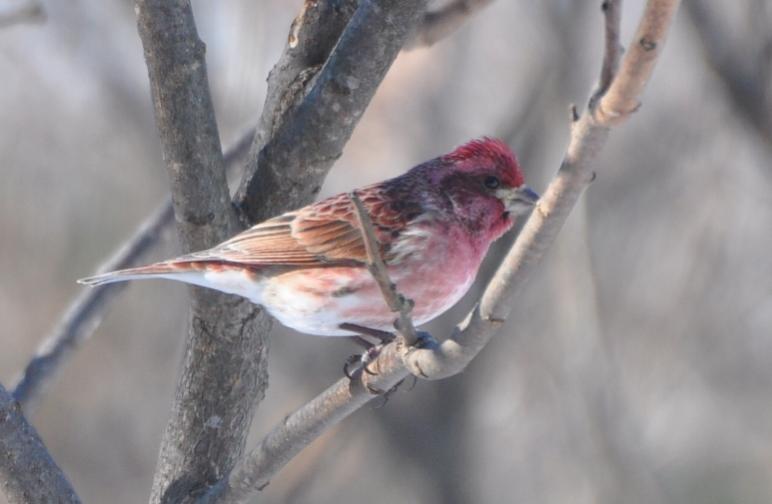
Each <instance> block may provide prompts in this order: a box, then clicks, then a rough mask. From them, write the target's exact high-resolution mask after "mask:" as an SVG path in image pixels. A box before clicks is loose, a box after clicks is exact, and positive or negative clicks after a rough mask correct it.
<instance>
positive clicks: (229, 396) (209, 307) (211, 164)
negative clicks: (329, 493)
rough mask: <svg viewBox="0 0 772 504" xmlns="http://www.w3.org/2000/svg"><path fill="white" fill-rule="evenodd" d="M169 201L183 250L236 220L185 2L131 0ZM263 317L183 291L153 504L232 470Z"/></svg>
mask: <svg viewBox="0 0 772 504" xmlns="http://www.w3.org/2000/svg"><path fill="white" fill-rule="evenodd" d="M137 25H138V29H139V35H140V38H141V39H142V45H143V47H144V51H145V60H146V62H147V66H148V73H149V77H150V85H151V86H150V87H151V91H152V96H153V105H154V109H155V116H156V122H157V125H158V130H159V133H160V138H161V147H162V152H163V155H164V160H165V161H166V164H167V168H168V172H169V178H170V181H171V191H172V203H173V206H174V213H175V216H176V219H177V228H178V232H179V235H180V241H181V243H182V247H183V249H184V250H185V251H190V250H200V249H205V248H209V247H212V246H214V245H215V244H217V243H219V242H221V241H223V240H224V239H225V238H227V237H229V236H232V235H233V234H235V233H236V232H237V231H238V230H239V229H240V225H239V222H238V219H237V216H236V212H235V210H234V209H233V207H232V206H231V203H230V196H229V194H228V187H227V183H226V179H225V171H224V167H223V156H222V151H221V148H220V140H219V135H218V131H217V124H216V122H215V117H214V109H213V107H212V102H211V96H210V94H209V84H208V81H207V73H206V62H205V59H204V53H205V46H204V44H203V42H201V40H200V39H199V37H198V33H197V31H196V26H195V22H194V19H193V12H192V10H191V7H190V3H189V1H188V0H180V1H177V2H165V1H163V0H137ZM270 325H271V322H270V320H269V319H268V317H267V316H264V315H261V313H260V310H259V309H258V308H257V307H255V306H254V305H251V304H250V303H249V302H248V301H246V300H244V299H240V298H235V297H233V296H228V295H226V294H222V293H219V292H215V291H211V290H207V289H198V288H193V289H191V324H190V331H189V336H188V342H187V344H186V354H185V361H184V364H183V369H182V372H181V375H180V378H179V381H178V383H177V392H176V396H175V401H174V405H173V408H172V415H171V418H170V420H169V423H168V424H167V427H166V430H165V432H164V437H163V441H162V444H161V452H160V455H159V462H158V468H157V471H156V475H155V480H154V484H153V490H152V494H151V502H181V501H184V500H185V499H187V498H188V496H189V495H190V494H191V493H192V492H195V491H196V490H197V489H199V488H201V487H204V486H205V485H207V484H208V483H210V482H214V481H216V480H217V479H218V478H219V477H220V475H222V474H226V473H227V472H228V471H230V469H231V467H232V466H233V463H234V462H235V461H236V460H237V459H238V457H239V456H240V454H241V452H242V450H243V447H244V442H245V440H246V435H247V432H248V427H249V425H250V422H251V420H252V416H253V414H254V410H255V407H256V405H257V402H258V400H259V399H260V398H261V396H262V395H263V393H264V391H265V388H266V386H267V377H266V361H265V353H266V347H265V343H264V335H265V334H266V333H267V332H268V330H269V328H270Z"/></svg>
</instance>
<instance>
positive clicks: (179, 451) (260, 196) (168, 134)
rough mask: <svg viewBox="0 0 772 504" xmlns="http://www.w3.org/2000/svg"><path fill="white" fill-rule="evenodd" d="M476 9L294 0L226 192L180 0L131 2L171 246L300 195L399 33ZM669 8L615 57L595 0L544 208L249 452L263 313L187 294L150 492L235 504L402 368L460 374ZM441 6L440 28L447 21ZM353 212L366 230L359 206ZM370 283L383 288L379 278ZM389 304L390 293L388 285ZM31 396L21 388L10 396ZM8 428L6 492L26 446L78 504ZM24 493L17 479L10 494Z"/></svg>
mask: <svg viewBox="0 0 772 504" xmlns="http://www.w3.org/2000/svg"><path fill="white" fill-rule="evenodd" d="M467 3H468V4H469V5H466V4H467ZM486 3H487V2H459V4H464V5H466V7H463V8H461V7H459V8H460V9H461V11H459V10H458V9H454V8H450V7H446V8H445V9H444V10H441V11H438V12H437V13H429V14H431V15H429V14H427V13H426V4H425V2H411V1H404V0H403V1H398V0H381V1H376V0H369V1H363V2H359V5H358V6H356V5H355V4H356V2H334V1H330V2H325V1H321V2H313V3H306V4H305V6H304V11H303V12H302V13H301V15H300V16H298V18H297V19H296V21H295V23H294V24H293V27H292V29H291V33H290V39H289V43H288V45H287V48H286V49H285V52H284V54H283V55H282V57H281V59H280V61H279V63H278V64H277V66H276V67H275V68H274V71H273V72H272V74H271V76H270V78H269V89H268V97H267V99H266V106H265V109H264V110H263V114H262V116H261V118H260V120H259V122H258V125H257V130H256V133H255V136H254V142H253V147H252V149H251V152H250V154H249V156H248V160H247V163H246V172H245V175H244V178H243V180H242V183H241V185H240V188H239V190H238V191H237V193H236V197H235V200H233V201H232V200H231V197H230V194H229V191H228V187H227V183H226V177H225V165H226V161H225V156H224V155H223V152H222V149H221V146H220V140H219V133H218V127H217V123H216V121H215V117H214V109H213V105H212V101H211V97H210V93H209V84H208V77H207V70H206V63H205V59H204V54H205V50H204V44H203V42H201V40H200V39H199V37H198V33H197V29H196V26H195V23H194V19H193V13H192V10H191V7H190V4H189V3H188V2H184V1H183V2H178V3H176V4H174V5H171V6H170V5H167V4H166V3H165V2H162V1H159V0H138V2H137V13H138V25H139V33H140V37H141V39H142V43H143V47H144V50H145V57H146V61H147V66H148V73H149V76H150V82H151V89H152V98H153V104H154V110H155V116H156V121H157V125H158V129H159V134H160V139H161V146H162V151H163V156H164V160H165V162H166V164H167V169H168V173H169V178H170V180H171V186H172V202H173V206H174V213H175V216H176V222H177V227H178V233H179V236H180V240H181V242H182V244H183V247H184V248H185V249H186V250H193V249H203V248H208V247H211V246H212V245H214V244H216V243H218V242H219V241H222V240H223V239H225V238H226V237H228V236H230V235H232V234H234V233H235V232H237V231H238V230H239V229H241V228H242V227H243V226H244V223H253V222H255V221H258V220H262V219H263V218H265V217H268V216H270V215H273V214H276V213H279V212H281V211H283V210H287V209H289V208H292V207H296V206H298V205H301V204H304V203H307V202H309V201H310V200H311V199H312V198H313V197H314V196H315V195H316V194H317V193H318V192H319V188H320V187H321V183H322V181H323V180H324V178H325V176H326V174H327V172H328V171H329V169H330V167H331V166H332V164H333V163H334V161H335V160H336V159H337V158H338V157H339V156H340V154H341V151H342V149H343V147H344V146H345V144H346V142H347V141H348V139H349V137H350V136H351V134H352V132H353V129H354V127H355V126H356V124H357V122H358V120H359V118H360V117H361V115H362V113H363V111H364V109H365V108H366V107H367V105H368V103H369V102H370V99H371V98H372V96H373V94H374V93H375V91H376V89H377V88H378V85H379V84H380V82H381V80H382V79H383V78H384V76H385V74H386V72H387V70H388V68H389V67H390V65H391V63H392V62H393V60H394V58H396V56H397V54H398V53H399V51H400V50H401V48H402V47H403V46H404V45H405V44H406V43H407V42H408V41H410V43H411V44H430V43H433V42H434V41H436V40H437V38H438V37H439V36H441V35H445V34H446V33H447V32H448V31H450V30H452V29H454V28H455V27H457V26H458V25H459V24H460V21H459V19H462V18H463V17H465V16H462V15H460V14H459V12H462V13H466V14H467V15H468V14H469V13H472V12H474V11H475V10H476V9H477V8H478V7H479V6H482V5H484V4H486ZM678 3H679V2H678V1H677V0H650V1H649V2H648V4H647V7H646V9H645V11H644V13H643V15H642V19H641V23H640V25H639V28H638V31H637V32H636V35H635V36H634V38H633V41H632V43H631V44H630V46H629V48H628V51H627V53H626V55H625V57H624V58H622V51H621V46H620V18H621V1H614V0H607V1H605V2H603V4H602V6H603V11H604V13H605V40H606V46H605V50H604V59H603V66H602V70H601V75H600V79H599V84H598V87H597V89H596V90H595V91H594V92H593V93H592V95H591V97H590V99H589V101H588V105H587V109H586V111H585V112H583V113H581V114H580V113H579V112H578V111H577V110H576V109H574V110H573V115H572V129H571V138H570V142H569V145H568V148H567V151H566V155H565V157H564V160H563V163H562V165H561V168H560V170H559V172H558V174H557V176H556V177H555V179H554V180H553V181H552V183H551V184H550V186H549V188H548V189H547V191H546V193H545V195H544V198H543V200H542V202H541V203H540V204H539V206H538V207H537V209H536V211H535V212H534V215H533V216H532V217H531V219H529V221H528V223H527V224H526V226H525V227H524V229H523V231H522V232H521V235H520V237H519V238H518V240H517V242H516V243H515V244H514V246H513V248H512V249H511V250H510V251H509V253H508V254H507V256H506V257H505V258H504V260H503V261H502V263H501V265H500V266H499V269H498V271H497V273H496V275H495V276H494V277H493V279H492V280H491V282H490V284H489V285H488V287H487V288H486V289H485V291H484V292H483V294H482V296H481V299H480V302H479V304H478V305H477V306H476V307H475V308H474V309H473V310H472V311H471V312H470V313H469V315H468V317H467V319H466V320H465V321H464V322H463V323H462V324H460V325H459V326H458V327H457V328H456V329H455V330H454V331H453V333H452V334H451V335H450V337H448V338H447V339H444V341H442V342H441V343H436V344H433V345H429V346H428V347H427V348H420V349H417V348H414V347H413V345H412V344H413V343H414V340H413V338H412V337H411V336H410V332H409V331H407V330H404V331H402V334H401V336H402V337H401V338H399V339H398V340H397V341H396V342H395V343H392V344H390V345H388V346H387V347H386V348H385V349H384V350H383V351H382V353H381V354H380V355H379V356H378V358H377V360H376V361H375V362H374V363H373V368H374V369H376V370H377V374H375V375H367V374H360V375H359V376H358V377H357V379H356V380H354V381H353V382H352V381H349V380H348V379H342V380H340V381H339V382H337V383H335V384H334V385H332V386H331V387H330V388H329V389H327V390H326V391H325V392H323V393H322V394H321V395H320V396H319V397H317V398H316V399H313V400H312V401H310V402H309V403H308V404H306V405H305V406H303V407H301V408H300V409H299V410H297V411H296V412H295V413H293V414H291V415H290V416H288V417H287V418H286V419H285V420H284V421H283V422H281V424H280V425H278V426H277V427H276V428H275V429H274V430H272V431H271V432H270V433H269V434H268V435H267V436H266V437H265V438H264V439H263V440H262V441H261V442H260V443H259V444H258V445H257V446H256V447H255V448H254V449H252V450H250V451H249V452H248V453H246V454H244V452H245V444H246V436H247V433H248V427H249V425H250V423H251V420H252V417H253V415H254V411H255V408H256V407H257V405H258V403H259V402H260V400H261V399H262V396H263V395H264V394H265V390H266V388H267V386H268V383H267V372H266V367H267V363H266V359H267V350H266V348H267V347H266V338H267V334H268V332H269V331H270V328H271V322H270V320H269V319H268V317H267V316H266V315H265V314H263V313H262V311H261V310H260V309H259V308H258V307H255V306H252V305H250V304H249V303H247V302H246V301H245V300H242V299H237V298H233V297H231V296H227V295H224V294H220V293H214V292H212V291H207V290H202V289H193V290H192V294H191V319H190V331H189V337H188V342H187V345H186V357H185V362H184V364H183V370H182V372H181V374H180V378H179V382H178V386H177V393H176V397H175V402H174V405H173V408H172V415H171V418H170V420H169V423H168V426H167V429H166V432H165V434H164V439H163V441H162V446H161V453H160V457H159V463H158V468H157V472H156V476H155V482H154V485H153V492H152V496H151V502H194V501H201V502H243V501H244V500H246V499H247V498H248V497H249V496H250V495H251V494H252V493H254V492H256V491H258V490H260V489H261V488H263V487H264V486H265V485H266V484H268V482H269V481H270V479H271V477H272V476H273V475H274V474H275V473H276V472H277V471H278V470H279V469H281V467H283V465H284V464H286V463H287V462H288V461H289V460H290V459H291V458H292V457H293V456H294V455H295V454H297V453H298V452H299V451H300V450H302V449H303V448H305V447H306V446H307V445H308V444H309V443H310V442H311V441H313V440H314V439H315V438H316V437H318V436H319V435H320V434H322V433H323V432H324V431H325V430H327V429H329V428H331V427H332V426H333V425H335V424H337V423H338V422H339V421H341V420H342V419H343V418H345V417H346V416H348V415H349V414H351V413H352V412H354V411H356V410H357V409H359V408H361V407H362V406H363V405H364V404H366V403H367V402H369V401H370V400H371V399H372V392H371V391H372V390H389V389H391V388H392V387H393V386H395V385H396V384H397V383H398V382H400V381H401V380H403V379H404V378H405V377H406V376H408V375H409V374H413V375H416V376H419V377H421V378H426V379H441V378H446V377H448V376H452V375H454V374H456V373H458V372H460V371H461V370H463V369H464V368H465V367H466V365H467V364H468V363H469V362H470V361H471V360H472V359H473V358H474V357H475V356H476V355H477V354H478V353H479V352H480V350H482V348H483V347H485V345H487V344H488V342H489V341H490V340H491V338H492V337H493V335H494V334H495V333H496V332H497V331H498V330H499V328H500V327H501V326H502V324H503V322H504V320H506V318H507V316H508V315H509V313H510V311H511V307H512V305H513V302H514V300H515V298H516V296H517V295H518V294H519V293H520V292H521V289H522V288H523V285H524V283H525V280H526V279H527V277H528V275H529V274H530V273H531V272H532V271H533V269H534V268H535V266H536V264H537V263H538V262H539V261H540V259H541V257H542V256H543V254H544V253H545V251H546V250H547V249H548V248H549V246H550V245H551V243H552V242H553V241H554V239H555V236H556V235H557V233H558V231H559V230H560V228H561V226H562V224H563V222H564V221H565V219H566V218H567V216H568V214H569V212H570V211H571V209H572V208H573V206H574V205H575V203H576V201H577V199H578V197H579V195H580V194H581V193H582V191H583V190H584V189H585V188H586V187H587V185H588V184H589V183H590V182H591V181H592V180H593V178H594V176H595V175H594V172H593V169H594V161H595V159H596V157H597V156H598V153H599V151H600V150H601V149H602V147H603V145H604V144H605V141H606V138H607V135H608V132H609V131H610V129H611V128H612V127H613V126H615V125H617V124H620V123H621V122H622V121H624V120H625V119H627V118H628V117H629V116H630V115H631V114H632V113H633V112H634V111H635V110H637V108H638V106H639V97H640V96H641V93H642V91H643V88H644V86H645V84H646V83H647V82H648V80H649V78H650V76H651V72H652V70H653V67H654V63H655V62H656V60H657V57H658V56H659V54H661V52H662V50H663V47H664V42H665V38H666V34H667V30H668V28H669V26H670V23H671V21H672V18H673V16H674V14H675V12H676V10H677V7H678ZM443 13H445V14H444V15H445V16H447V18H446V19H447V23H448V24H447V26H446V27H444V28H443V21H442V20H443ZM416 27H418V28H416ZM416 30H418V31H416ZM421 30H426V31H425V32H423V31H421ZM438 34H440V35H438ZM353 83H356V84H355V85H354V84H353ZM164 216H166V217H164ZM360 217H361V219H362V232H363V235H364V236H367V232H368V224H367V216H366V215H364V214H360ZM157 219H158V220H159V221H163V220H164V219H167V220H168V213H164V212H163V211H162V212H159V214H158V216H157ZM377 259H378V258H377V257H373V256H371V260H372V261H373V263H374V264H375V266H373V267H372V271H373V273H374V274H376V275H377V274H378V273H379V272H380V273H383V272H384V269H383V267H382V266H380V267H379V266H377ZM382 280H383V283H384V285H386V286H388V285H389V282H388V279H387V278H382ZM387 290H388V289H387V288H385V292H386V291H387ZM392 295H393V293H392ZM385 298H386V300H388V299H389V295H388V292H386V294H385ZM395 311H399V312H400V315H401V316H402V318H403V321H404V323H403V325H402V326H401V327H402V328H403V329H405V328H406V327H409V323H407V322H408V321H409V316H408V313H407V312H406V311H405V309H404V307H400V306H397V304H395ZM76 325H77V324H76ZM63 340H66V338H63ZM67 344H69V343H67ZM57 362H58V361H57ZM40 369H41V370H42V371H40V372H43V373H48V372H49V371H48V370H47V368H45V367H41V368H40ZM24 390H27V389H24ZM2 392H4V391H2ZM31 395H34V394H31V393H29V392H24V394H19V395H17V398H19V399H21V398H23V397H27V396H31ZM3 397H5V395H3ZM6 402H7V401H5V399H4V404H5V403H6ZM12 407H13V406H11V408H12ZM7 418H10V417H7ZM9 426H10V428H9V429H7V431H4V432H6V434H5V435H4V439H7V440H13V439H15V437H16V436H21V437H19V439H30V440H31V441H28V442H20V443H16V444H12V443H8V444H7V445H8V446H10V447H11V448H9V450H10V451H9V453H12V454H14V457H5V459H4V460H5V465H4V463H3V462H0V469H6V470H5V471H3V472H2V474H3V475H4V476H3V477H4V478H8V481H11V482H12V483H13V485H10V486H9V487H12V488H17V487H19V486H22V487H23V486H24V485H30V483H29V482H25V480H24V479H23V478H21V477H20V476H18V474H19V470H18V467H16V468H14V467H12V466H11V467H10V468H7V467H6V466H10V465H11V464H9V462H11V461H13V460H16V457H15V454H17V453H18V454H19V455H24V456H31V455H34V456H37V459H36V460H40V461H41V462H39V463H40V464H42V465H43V466H44V467H45V471H44V472H42V473H41V474H43V475H47V476H46V477H45V479H46V481H45V482H44V483H45V484H44V485H43V486H41V487H40V489H54V490H52V491H56V490H55V489H56V488H60V490H59V491H60V492H62V494H61V495H62V496H63V498H64V497H66V498H68V499H70V501H73V502H77V497H75V496H74V493H73V492H72V490H71V489H70V488H69V485H68V484H67V482H66V479H64V476H63V475H62V474H61V472H60V471H59V470H58V468H57V467H56V465H55V464H54V463H53V461H52V460H51V459H50V457H48V456H47V452H45V448H44V447H43V446H42V444H41V443H40V442H39V440H37V437H36V435H35V433H34V432H30V431H29V426H28V425H27V424H26V422H25V421H24V420H23V417H20V416H19V414H18V412H14V419H13V423H11V424H9ZM4 446H5V445H4ZM14 492H17V493H18V491H16V490H14ZM24 492H25V489H24V488H22V490H21V493H20V495H22V496H23V495H25V494H24ZM20 501H23V498H22V499H21V500H20Z"/></svg>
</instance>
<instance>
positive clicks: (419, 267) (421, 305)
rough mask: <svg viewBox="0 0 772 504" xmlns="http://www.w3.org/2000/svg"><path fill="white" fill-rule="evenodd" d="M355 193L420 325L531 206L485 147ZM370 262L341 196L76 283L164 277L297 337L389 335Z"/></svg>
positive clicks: (494, 146) (503, 155)
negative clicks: (251, 310)
mask: <svg viewBox="0 0 772 504" xmlns="http://www.w3.org/2000/svg"><path fill="white" fill-rule="evenodd" d="M354 193H355V194H356V195H357V196H358V197H359V199H360V200H361V201H362V203H363V204H364V207H365V209H366V210H367V213H368V215H369V217H370V219H371V220H372V224H373V228H374V231H375V235H376V238H377V240H378V244H379V248H380V253H381V257H382V258H383V260H384V261H385V263H386V265H387V269H388V273H389V276H390V278H391V281H392V282H394V283H395V284H396V286H397V290H398V291H399V292H400V293H401V294H403V295H404V296H405V297H407V298H410V299H412V300H413V301H414V302H415V306H414V308H413V312H412V315H413V318H414V320H415V323H416V324H419V325H420V324H422V323H424V322H428V321H429V320H431V319H433V318H435V317H437V316H438V315H440V314H442V313H443V312H445V311H446V310H448V309H449V308H450V307H451V306H453V305H454V304H455V303H456V302H457V301H458V300H459V299H461V297H462V296H463V295H464V294H465V293H466V291H467V290H468V289H469V287H470V286H471V285H472V282H473V281H474V278H475V276H476V274H477V270H478V269H479V267H480V264H481V262H482V260H483V258H484V257H485V254H486V252H487V251H488V248H489V247H490V245H491V243H493V242H494V241H495V240H496V239H497V238H499V237H500V236H501V235H502V234H504V232H506V231H507V230H508V229H510V228H511V227H512V225H513V223H514V219H515V217H516V216H518V215H523V214H525V213H528V212H529V211H530V210H531V208H532V207H533V205H534V204H535V203H536V201H537V200H538V198H539V196H538V195H537V194H536V193H535V192H534V191H533V190H531V189H530V188H529V187H528V186H526V185H525V183H524V180H523V173H522V171H521V169H520V166H519V165H518V163H517V160H516V158H515V156H514V154H512V151H511V150H510V149H509V147H507V145H506V144H504V143H503V142H501V141H500V140H496V139H491V138H482V139H480V140H474V141H471V142H469V143H467V144H465V145H462V146H461V147H459V148H457V149H456V150H454V151H453V152H451V153H450V154H446V155H444V156H440V157H438V158H435V159H432V160H430V161H427V162H425V163H422V164H420V165H418V166H416V167H414V168H412V169H411V170H410V171H408V172H407V173H405V174H403V175H400V176H398V177H395V178H393V179H389V180H386V181H383V182H379V183H377V184H373V185H370V186H367V187H364V188H362V189H357V190H356V191H354ZM367 259H368V258H367V252H366V249H365V242H364V238H363V234H362V230H361V229H360V227H359V224H358V219H357V215H356V211H355V207H354V204H353V202H352V200H351V198H350V197H349V196H348V195H347V194H339V195H337V196H332V197H330V198H327V199H325V200H322V201H319V202H317V203H314V204H311V205H309V206H306V207H303V208H301V209H299V210H295V211H292V212H287V213H285V214H282V215H279V216H278V217H274V218H272V219H269V220H267V221H265V222H262V223H260V224H257V225H256V226H254V227H252V228H250V229H248V230H246V231H244V232H242V233H240V234H238V235H236V236H234V237H233V238H231V239H229V240H227V241H225V242H223V243H221V244H219V245H217V246H215V247H213V248H211V249H209V250H204V251H201V252H193V253H191V254H186V255H183V256H180V257H177V258H174V259H170V260H167V261H163V262H159V263H155V264H150V265H148V266H142V267H139V268H131V269H126V270H120V271H113V272H110V273H104V274H101V275H97V276H93V277H90V278H84V279H82V280H79V282H80V283H82V284H86V285H91V286H96V285H101V284H105V283H110V282H120V281H124V280H137V279H147V278H164V279H168V280H177V281H180V282H186V283H189V284H194V285H200V286H203V287H209V288H212V289H216V290H219V291H223V292H227V293H231V294H237V295H239V296H243V297H246V298H248V299H249V300H251V301H252V302H254V303H257V304H259V305H262V306H264V307H265V308H266V309H267V310H268V312H269V313H270V314H271V315H273V316H274V317H275V318H277V319H278V320H279V321H280V322H281V323H282V324H284V325H285V326H288V327H290V328H292V329H295V330H297V331H299V332H302V333H308V334H314V335H321V336H350V335H354V334H355V333H356V332H357V331H352V330H349V329H343V328H342V327H349V328H350V327H362V328H369V329H373V330H376V331H390V330H392V329H393V323H394V319H395V316H394V314H393V313H392V312H391V311H390V310H389V308H388V306H387V305H386V303H385V302H384V299H383V297H382V295H381V291H380V290H379V287H378V286H377V284H376V282H375V280H374V279H373V277H372V276H371V274H370V272H369V271H368V270H367V268H366V267H365V264H366V262H367Z"/></svg>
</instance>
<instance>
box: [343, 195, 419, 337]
mask: <svg viewBox="0 0 772 504" xmlns="http://www.w3.org/2000/svg"><path fill="white" fill-rule="evenodd" d="M349 198H351V201H352V202H353V203H354V210H355V214H356V216H357V222H358V223H359V230H360V232H361V233H362V240H363V241H364V243H365V250H366V251H367V269H368V270H369V271H370V274H371V275H372V276H373V278H374V279H375V282H376V283H377V284H378V287H379V288H380V289H381V294H382V295H383V299H384V301H386V304H387V305H388V307H389V309H390V310H391V311H393V312H395V313H397V314H399V318H398V319H397V321H396V322H395V328H396V329H397V332H398V333H399V334H400V336H402V338H403V340H404V343H405V345H406V346H408V347H410V346H413V345H414V344H415V343H416V342H417V341H418V334H417V333H416V330H415V326H414V325H413V319H412V318H411V316H410V312H411V311H412V310H413V301H412V300H411V299H407V298H405V297H404V296H403V295H402V294H400V293H399V292H397V286H396V285H395V284H394V283H393V282H392V281H391V279H390V278H389V271H388V270H387V268H386V263H385V262H384V260H383V256H382V255H381V247H380V244H379V243H378V238H377V237H376V236H375V230H374V228H373V222H372V220H370V215H369V214H368V213H367V209H366V208H365V206H364V205H363V204H362V200H360V199H359V196H357V194H356V192H351V193H349Z"/></svg>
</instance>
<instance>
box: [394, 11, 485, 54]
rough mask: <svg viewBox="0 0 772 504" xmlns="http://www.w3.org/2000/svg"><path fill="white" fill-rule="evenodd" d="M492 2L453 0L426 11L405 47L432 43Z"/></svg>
mask: <svg viewBox="0 0 772 504" xmlns="http://www.w3.org/2000/svg"><path fill="white" fill-rule="evenodd" d="M492 3H493V0H453V1H452V2H450V3H448V4H446V5H443V6H442V7H441V8H439V9H437V10H436V11H429V12H426V13H425V14H424V15H423V18H422V19H421V21H419V23H418V26H417V27H416V29H415V32H413V35H412V36H411V37H410V40H409V41H408V43H407V44H406V45H405V49H415V48H418V47H427V46H432V45H434V44H435V43H437V42H439V41H440V40H442V39H444V38H445V37H447V36H449V35H450V34H452V33H453V32H455V31H456V30H458V29H459V28H461V26H463V25H464V23H465V22H466V20H467V19H469V18H470V17H471V16H473V15H474V14H476V13H477V12H478V11H480V10H482V9H483V8H484V7H487V6H488V5H490V4H492Z"/></svg>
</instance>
